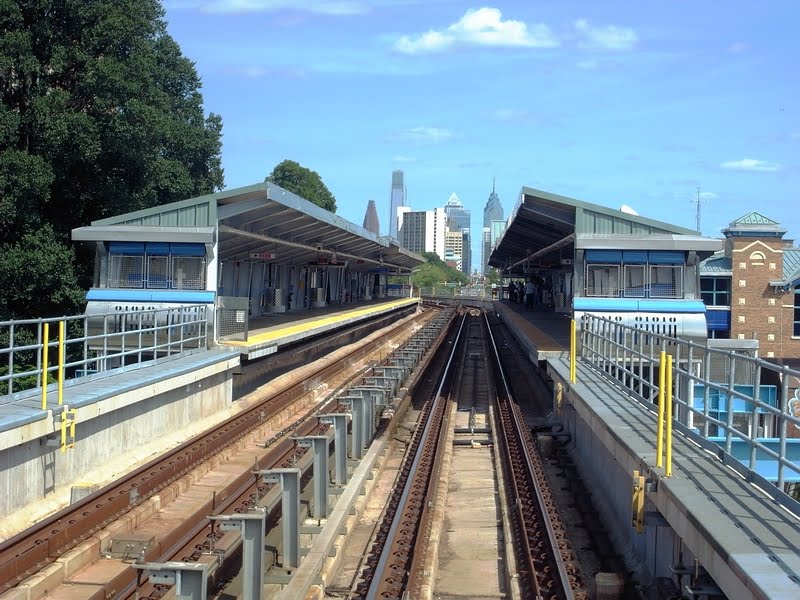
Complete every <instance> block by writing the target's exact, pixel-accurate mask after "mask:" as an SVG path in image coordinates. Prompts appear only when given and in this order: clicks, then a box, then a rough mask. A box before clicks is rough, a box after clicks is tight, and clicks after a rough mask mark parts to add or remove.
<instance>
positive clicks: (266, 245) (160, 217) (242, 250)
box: [73, 182, 425, 272]
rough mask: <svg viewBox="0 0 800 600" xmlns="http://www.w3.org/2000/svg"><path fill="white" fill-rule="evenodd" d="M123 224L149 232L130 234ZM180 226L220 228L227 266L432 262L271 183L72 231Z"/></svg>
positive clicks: (90, 235) (404, 266) (151, 231)
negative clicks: (257, 257) (261, 259)
mask: <svg viewBox="0 0 800 600" xmlns="http://www.w3.org/2000/svg"><path fill="white" fill-rule="evenodd" d="M120 225H124V226H127V227H128V228H129V229H130V228H136V227H139V228H142V230H145V229H146V231H139V232H138V233H136V232H127V233H124V232H123V231H122V230H121V229H120V228H119V227H118V226H120ZM175 227H182V228H185V229H186V230H188V229H190V228H207V227H210V228H212V231H213V230H214V229H215V230H216V231H217V232H218V237H219V239H218V255H219V259H220V260H222V261H223V262H225V261H241V260H248V259H249V258H250V255H251V253H254V252H272V253H274V254H275V255H276V257H277V258H276V261H277V262H279V263H282V264H292V265H303V264H308V263H313V262H315V261H317V260H318V259H319V258H320V257H326V258H327V259H328V261H329V264H333V261H334V259H335V262H336V264H342V263H344V262H348V263H349V265H350V268H351V269H354V270H365V271H366V270H371V269H376V268H379V267H387V268H389V269H393V270H396V271H402V272H408V271H409V270H410V269H411V268H413V267H415V266H417V265H420V264H422V263H423V262H425V259H424V258H422V257H421V256H419V255H418V254H415V253H413V252H410V251H409V250H406V249H405V248H401V247H400V245H399V243H398V242H397V240H394V239H392V238H390V237H388V236H379V235H376V234H375V233H372V232H370V231H367V230H366V229H364V228H363V227H359V226H358V225H355V224H354V223H351V222H350V221H347V220H345V219H343V218H342V217H340V216H338V215H335V214H333V213H331V212H329V211H327V210H325V209H323V208H321V207H319V206H317V205H316V204H313V203H311V202H309V201H308V200H305V199H304V198H301V197H300V196H298V195H296V194H293V193H291V192H289V191H288V190H285V189H283V188H281V187H279V186H277V185H275V184H273V183H269V182H264V183H258V184H255V185H251V186H247V187H242V188H236V189H231V190H225V191H222V192H217V193H215V194H208V195H206V196H200V197H197V198H190V199H188V200H182V201H180V202H173V203H171V204H166V205H164V206H159V207H155V208H150V209H146V210H141V211H136V212H132V213H128V214H125V215H119V216H117V217H112V218H109V219H103V220H101V221H95V222H93V223H92V228H95V229H96V230H100V231H95V232H92V231H84V230H90V229H91V228H79V229H76V230H73V239H92V240H97V239H99V238H98V235H101V236H102V235H105V232H106V231H111V229H113V230H114V231H115V232H116V235H123V233H124V235H127V236H129V237H130V236H134V237H135V236H137V235H138V236H139V237H141V235H142V234H144V235H146V236H153V237H152V238H151V237H148V239H161V238H160V237H158V236H161V237H163V236H164V235H172V233H173V232H174V228H175ZM102 239H111V238H102ZM114 239H117V238H114ZM125 239H127V238H125ZM130 239H133V237H130Z"/></svg>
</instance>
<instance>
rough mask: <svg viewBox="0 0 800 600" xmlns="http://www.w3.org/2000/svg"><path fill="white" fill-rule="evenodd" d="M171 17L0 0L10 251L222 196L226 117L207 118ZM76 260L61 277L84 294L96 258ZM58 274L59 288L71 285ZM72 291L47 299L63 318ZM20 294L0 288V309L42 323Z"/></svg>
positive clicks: (1, 194)
mask: <svg viewBox="0 0 800 600" xmlns="http://www.w3.org/2000/svg"><path fill="white" fill-rule="evenodd" d="M163 17H164V12H163V9H162V7H161V4H160V2H159V1H158V0H62V1H61V2H52V1H48V0H27V1H10V0H0V99H1V100H2V101H1V102H0V244H2V245H3V247H4V248H5V249H6V251H12V252H13V251H15V250H20V249H21V248H22V243H23V242H22V241H23V238H24V237H25V236H26V235H27V234H28V233H30V232H34V231H37V230H38V229H39V228H43V227H44V229H43V230H42V231H43V233H42V236H44V237H46V238H47V244H49V245H50V248H51V249H55V248H59V249H60V250H63V249H65V248H66V247H67V246H68V245H69V244H70V232H71V230H72V229H74V228H76V227H81V226H85V225H88V224H89V223H90V222H91V221H93V220H96V219H101V218H104V217H109V216H112V215H116V214H121V213H125V212H130V211H133V210H138V209H143V208H149V207H152V206H156V205H160V204H165V203H168V202H173V201H175V200H181V199H185V198H189V197H192V196H197V195H201V194H205V193H209V192H213V191H215V190H218V189H221V187H222V184H223V175H222V168H221V163H220V149H221V142H220V136H221V127H222V123H221V119H220V118H219V116H217V115H214V114H211V115H209V116H208V117H206V116H205V114H204V111H203V106H202V97H201V95H200V92H199V88H200V79H199V77H198V75H197V72H196V71H195V68H194V65H193V63H192V62H191V61H189V60H188V59H187V58H185V57H184V56H183V55H182V54H181V51H180V48H179V47H178V45H177V43H176V42H175V41H174V40H173V39H172V38H171V37H170V36H169V35H168V34H167V32H166V23H165V21H164V18H163ZM48 225H49V227H46V226H48ZM78 253H79V254H78V256H77V258H76V260H75V261H74V262H73V263H70V264H63V265H61V267H60V269H61V270H62V271H64V272H66V271H70V272H71V271H72V270H73V269H74V271H75V273H76V275H77V277H78V279H77V280H76V281H77V284H76V285H77V286H78V287H84V288H85V287H88V284H89V282H90V269H91V266H92V262H93V260H92V258H93V249H92V248H89V247H88V246H87V247H81V248H78ZM60 255H61V256H64V255H63V253H62V254H60ZM7 262H8V261H5V262H4V265H5V266H4V267H1V268H6V267H7V264H6V263H7ZM40 275H41V276H47V275H46V274H45V273H40ZM61 275H64V273H60V274H58V276H56V275H55V274H54V275H53V276H54V277H56V280H54V281H58V282H59V284H60V285H68V284H69V282H71V281H73V277H71V276H69V275H65V276H61ZM11 277H13V274H12V273H0V279H3V278H5V279H9V278H11ZM76 289H77V288H76ZM74 292H75V290H74V289H73V290H65V289H60V290H55V289H53V290H52V293H53V296H52V298H50V299H45V300H46V301H50V300H53V301H55V300H56V299H58V301H64V302H66V304H65V305H64V310H66V309H67V307H68V306H69V302H71V299H72V298H73V297H74ZM15 294H16V296H14V295H15ZM12 296H13V297H12ZM17 296H18V293H17V292H13V293H12V291H11V290H9V289H8V288H7V287H3V288H2V289H0V307H3V308H2V310H3V311H5V310H6V309H7V308H9V307H12V306H13V307H16V308H14V312H15V314H18V316H23V313H17V310H21V309H22V308H23V307H24V306H26V305H27V307H28V308H27V309H26V310H28V309H30V310H32V311H33V312H32V313H28V314H27V315H25V316H35V315H38V314H40V310H39V309H37V307H36V306H34V305H33V304H32V302H31V301H32V300H33V299H32V298H31V299H28V301H27V303H26V302H24V301H23V299H22V298H21V297H17ZM56 312H64V311H56ZM4 314H5V313H3V314H0V318H3V317H4Z"/></svg>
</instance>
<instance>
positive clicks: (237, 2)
mask: <svg viewBox="0 0 800 600" xmlns="http://www.w3.org/2000/svg"><path fill="white" fill-rule="evenodd" d="M169 6H170V5H169V4H168V7H169ZM172 6H173V7H174V8H199V9H200V10H202V11H204V12H210V13H249V12H275V11H279V10H293V11H299V12H310V13H317V14H323V15H358V14H363V13H366V12H368V11H369V5H368V4H367V3H366V2H363V1H360V0H178V1H176V2H174V3H173V4H172Z"/></svg>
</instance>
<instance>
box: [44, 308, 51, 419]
mask: <svg viewBox="0 0 800 600" xmlns="http://www.w3.org/2000/svg"><path fill="white" fill-rule="evenodd" d="M49 351H50V323H45V324H44V328H43V330H42V410H47V373H48V371H47V366H48V361H49V360H50V357H49V355H48V353H49Z"/></svg>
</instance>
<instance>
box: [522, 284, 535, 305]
mask: <svg viewBox="0 0 800 600" xmlns="http://www.w3.org/2000/svg"><path fill="white" fill-rule="evenodd" d="M534 294H536V286H535V285H534V283H533V279H528V281H527V282H526V283H525V306H527V307H528V308H533V296H534Z"/></svg>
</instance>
